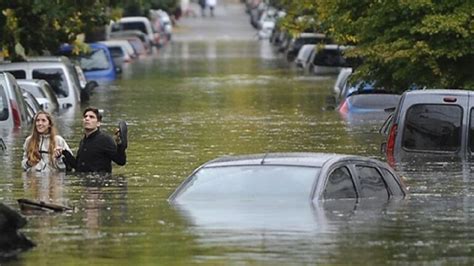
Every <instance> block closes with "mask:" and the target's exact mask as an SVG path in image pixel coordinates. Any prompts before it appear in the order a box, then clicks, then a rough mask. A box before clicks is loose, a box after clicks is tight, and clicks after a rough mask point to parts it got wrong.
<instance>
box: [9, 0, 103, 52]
mask: <svg viewBox="0 0 474 266" xmlns="http://www.w3.org/2000/svg"><path fill="white" fill-rule="evenodd" d="M106 4H107V1H99V0H82V1H27V0H24V1H22V0H18V1H0V11H1V14H0V36H1V39H0V45H1V48H2V52H3V55H4V56H5V57H7V58H9V59H11V60H22V59H23V57H24V55H43V54H45V53H48V52H54V51H56V50H57V49H58V48H59V46H60V44H62V43H73V42H75V41H77V36H78V35H79V34H83V33H86V32H87V31H88V30H90V29H93V28H94V27H96V26H103V25H105V24H106V23H107V22H108V17H107V15H106V12H105V11H106V7H107V5H106Z"/></svg>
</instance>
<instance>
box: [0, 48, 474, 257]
mask: <svg viewBox="0 0 474 266" xmlns="http://www.w3.org/2000/svg"><path fill="white" fill-rule="evenodd" d="M333 82H334V77H305V76H301V75H299V74H297V73H295V71H294V70H292V69H289V68H288V66H287V64H286V62H285V61H283V59H281V58H280V57H278V56H275V55H274V54H273V51H272V50H271V47H269V45H268V44H267V43H265V42H258V41H256V40H255V41H253V40H250V41H216V42H175V43H173V44H172V45H170V46H168V47H167V48H166V49H164V50H163V51H160V54H159V55H155V56H152V57H150V58H144V59H142V60H140V61H139V62H135V63H132V64H130V65H128V66H127V67H126V68H125V69H124V74H123V78H122V79H121V80H119V81H117V82H115V83H114V84H111V85H108V86H103V87H101V88H99V89H98V90H97V92H96V93H95V95H94V96H93V99H92V102H91V104H93V105H95V106H98V107H99V108H103V109H104V110H105V118H104V123H105V125H104V128H105V130H112V129H113V127H114V126H115V125H116V123H117V121H119V120H121V119H123V120H126V121H128V122H129V139H130V144H129V149H128V158H129V160H128V163H127V165H126V166H125V167H117V166H115V167H114V174H113V176H112V177H99V176H76V175H59V176H57V175H56V176H49V175H46V176H25V175H24V174H23V173H22V171H21V169H20V165H19V162H20V158H21V153H22V150H21V145H22V144H23V140H24V138H25V137H26V135H27V134H28V130H26V129H25V130H22V131H19V132H16V133H11V132H10V133H9V135H8V137H7V138H6V139H5V141H6V142H7V144H8V150H7V151H6V152H4V153H2V154H0V156H1V157H0V159H1V161H2V163H1V165H0V173H1V174H0V201H1V202H4V203H6V204H8V205H10V206H12V207H14V208H18V207H17V205H16V199H18V198H30V199H41V200H51V201H52V202H56V203H61V204H67V205H69V206H74V208H75V211H74V212H70V213H64V214H37V213H36V214H27V217H28V221H29V223H28V225H27V226H26V227H25V229H24V230H23V232H24V233H25V234H26V235H28V236H29V237H30V238H31V239H32V240H34V241H35V242H36V243H37V247H36V248H34V249H33V250H31V251H28V252H26V253H23V254H22V255H21V256H19V258H18V259H17V260H15V261H13V262H11V263H12V264H20V265H50V264H53V263H60V264H71V265H86V264H87V265H133V264H135V265H157V264H159V265H189V264H205V265H206V264H210V265H227V264H234V265H235V264H237V265H242V264H243V265H246V264H281V265H287V264H310V265H313V264H340V263H343V264H363V265H364V264H381V263H385V264H386V263H390V264H392V263H393V264H397V263H402V264H405V263H412V264H419V263H426V264H431V263H435V262H436V263H439V264H452V263H454V264H471V263H472V262H473V256H472V254H474V253H473V251H474V243H473V241H472V239H474V226H473V223H472V217H474V201H473V198H472V195H473V193H472V189H471V187H472V181H471V167H470V166H466V165H465V166H464V167H459V165H457V164H432V165H430V164H422V165H415V166H410V167H406V168H404V169H403V170H402V171H401V173H402V174H404V175H406V176H407V178H408V180H409V182H408V184H409V185H410V187H411V191H412V196H411V198H410V199H407V200H404V201H401V202H390V203H378V202H363V203H360V204H358V205H354V204H348V205H346V206H344V205H343V206H327V205H324V204H319V203H317V204H314V205H310V204H308V206H307V205H306V204H304V205H302V206H300V205H299V206H287V205H286V204H284V203H278V204H275V205H273V206H219V204H218V203H216V206H195V207H194V208H191V207H192V206H191V207H190V206H182V207H176V208H172V207H170V206H169V204H168V203H167V201H166V199H167V197H168V196H169V195H170V194H171V192H172V191H173V189H174V188H175V187H176V186H177V185H178V184H179V183H180V182H181V181H182V180H183V179H184V178H185V177H186V176H187V175H188V174H190V173H191V171H192V170H193V169H194V168H196V167H197V166H199V165H200V164H201V163H204V162H205V161H207V160H210V159H213V158H215V157H218V156H221V155H227V154H244V153H261V152H277V151H320V152H339V153H354V154H362V155H366V156H371V157H376V158H381V159H383V157H382V156H381V154H380V153H379V145H380V143H381V141H382V139H381V137H380V136H379V135H378V133H377V131H378V128H379V125H380V124H379V123H378V122H377V121H375V122H372V123H356V122H357V121H350V122H348V121H344V120H343V119H341V117H340V116H339V114H338V113H337V112H335V111H333V110H325V99H326V96H328V95H331V93H332V84H333ZM80 110H81V108H80V107H78V108H77V109H75V110H73V111H74V112H71V113H69V114H66V115H64V116H62V117H60V118H59V121H58V123H59V124H60V132H61V134H62V135H63V136H64V137H65V138H66V139H67V141H68V142H69V144H70V145H71V146H72V148H73V150H76V149H77V146H78V143H79V140H80V138H81V121H80V114H81V112H80Z"/></svg>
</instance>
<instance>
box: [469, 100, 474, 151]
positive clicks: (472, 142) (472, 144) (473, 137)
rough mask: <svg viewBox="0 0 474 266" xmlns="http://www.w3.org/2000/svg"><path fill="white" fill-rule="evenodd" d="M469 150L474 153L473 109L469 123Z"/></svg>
mask: <svg viewBox="0 0 474 266" xmlns="http://www.w3.org/2000/svg"><path fill="white" fill-rule="evenodd" d="M469 149H470V150H471V151H474V109H471V119H470V121H469Z"/></svg>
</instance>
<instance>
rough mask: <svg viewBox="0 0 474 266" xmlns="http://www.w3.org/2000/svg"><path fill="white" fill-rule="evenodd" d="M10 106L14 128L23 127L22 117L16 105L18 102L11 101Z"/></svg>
mask: <svg viewBox="0 0 474 266" xmlns="http://www.w3.org/2000/svg"><path fill="white" fill-rule="evenodd" d="M10 105H11V106H12V116H13V126H14V127H19V126H21V117H20V109H19V108H18V104H17V103H16V101H14V100H10Z"/></svg>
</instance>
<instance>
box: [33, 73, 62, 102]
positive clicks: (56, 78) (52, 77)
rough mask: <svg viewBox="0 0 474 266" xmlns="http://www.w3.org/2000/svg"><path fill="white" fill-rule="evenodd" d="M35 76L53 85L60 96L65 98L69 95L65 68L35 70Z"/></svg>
mask: <svg viewBox="0 0 474 266" xmlns="http://www.w3.org/2000/svg"><path fill="white" fill-rule="evenodd" d="M33 78H34V79H44V80H46V81H47V82H48V83H49V84H50V85H51V87H52V88H53V90H54V93H56V96H57V97H58V98H64V97H67V96H68V95H69V90H68V88H67V83H66V76H65V75H64V72H63V70H62V69H60V68H58V69H54V68H48V69H36V70H33Z"/></svg>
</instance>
